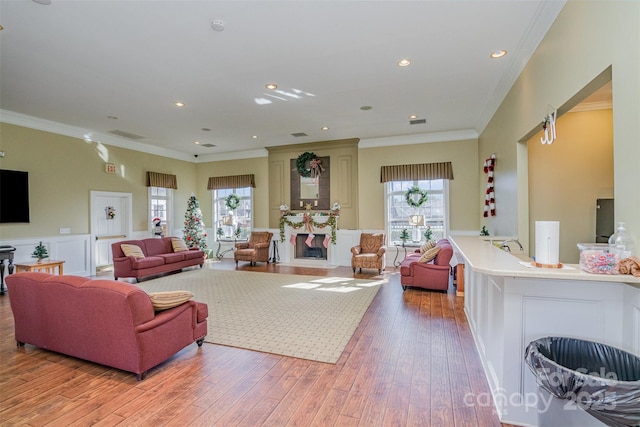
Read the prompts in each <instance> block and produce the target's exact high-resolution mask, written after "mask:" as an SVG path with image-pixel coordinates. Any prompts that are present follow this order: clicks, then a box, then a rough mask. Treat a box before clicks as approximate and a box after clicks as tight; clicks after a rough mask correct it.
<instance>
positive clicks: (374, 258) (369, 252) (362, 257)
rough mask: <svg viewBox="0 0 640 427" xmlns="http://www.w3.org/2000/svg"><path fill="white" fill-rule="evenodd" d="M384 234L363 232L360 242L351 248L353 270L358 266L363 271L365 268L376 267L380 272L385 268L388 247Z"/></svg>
mask: <svg viewBox="0 0 640 427" xmlns="http://www.w3.org/2000/svg"><path fill="white" fill-rule="evenodd" d="M384 241H385V236H384V234H381V233H377V234H373V233H362V234H361V235H360V244H359V245H358V246H354V247H352V248H351V253H352V254H353V255H352V256H351V267H352V268H353V272H354V273H355V272H356V268H359V269H360V272H361V273H362V269H363V268H375V269H377V270H378V274H380V273H382V270H384V269H385V253H386V252H387V247H386V246H385V244H384Z"/></svg>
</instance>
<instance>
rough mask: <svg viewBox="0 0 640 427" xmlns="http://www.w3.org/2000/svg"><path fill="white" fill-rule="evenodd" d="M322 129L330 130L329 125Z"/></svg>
mask: <svg viewBox="0 0 640 427" xmlns="http://www.w3.org/2000/svg"><path fill="white" fill-rule="evenodd" d="M321 129H322V130H329V126H322V128H321Z"/></svg>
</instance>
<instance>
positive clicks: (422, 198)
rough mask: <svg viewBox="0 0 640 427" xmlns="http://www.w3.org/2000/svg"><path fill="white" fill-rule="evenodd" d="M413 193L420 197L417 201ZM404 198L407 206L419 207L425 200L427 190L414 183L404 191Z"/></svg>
mask: <svg viewBox="0 0 640 427" xmlns="http://www.w3.org/2000/svg"><path fill="white" fill-rule="evenodd" d="M414 194H419V195H420V199H418V201H417V202H416V201H415V200H414V198H413V195H414ZM404 200H405V201H406V202H407V204H408V205H409V206H412V207H414V208H419V207H420V206H422V205H423V204H424V202H426V201H427V192H426V191H425V190H421V189H420V187H418V186H417V185H415V186H413V187H411V188H410V189H408V190H407V192H406V193H404Z"/></svg>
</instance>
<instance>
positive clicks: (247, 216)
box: [211, 187, 253, 239]
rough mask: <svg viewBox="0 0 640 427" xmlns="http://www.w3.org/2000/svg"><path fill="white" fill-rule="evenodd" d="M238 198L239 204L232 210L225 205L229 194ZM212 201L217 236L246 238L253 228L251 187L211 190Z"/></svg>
mask: <svg viewBox="0 0 640 427" xmlns="http://www.w3.org/2000/svg"><path fill="white" fill-rule="evenodd" d="M232 193H233V194H235V195H236V196H238V199H240V204H239V205H238V207H237V208H236V209H234V210H233V211H232V210H230V209H229V208H228V207H227V205H226V199H227V197H228V196H229V195H230V194H232ZM211 199H212V201H213V209H212V212H213V224H214V227H215V232H216V236H217V237H222V238H233V237H234V236H235V237H238V238H240V239H246V238H248V237H249V235H250V234H251V229H252V228H253V188H252V187H242V188H221V189H216V190H211ZM220 231H221V232H222V235H220Z"/></svg>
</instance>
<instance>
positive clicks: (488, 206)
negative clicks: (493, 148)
mask: <svg viewBox="0 0 640 427" xmlns="http://www.w3.org/2000/svg"><path fill="white" fill-rule="evenodd" d="M495 166H496V155H495V154H492V155H491V157H489V158H488V159H487V160H485V161H484V173H486V174H487V190H486V191H485V195H484V213H483V214H482V216H484V217H485V218H487V217H488V216H489V214H491V216H496V194H495V191H494V187H493V173H494V172H493V169H494V167H495Z"/></svg>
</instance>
